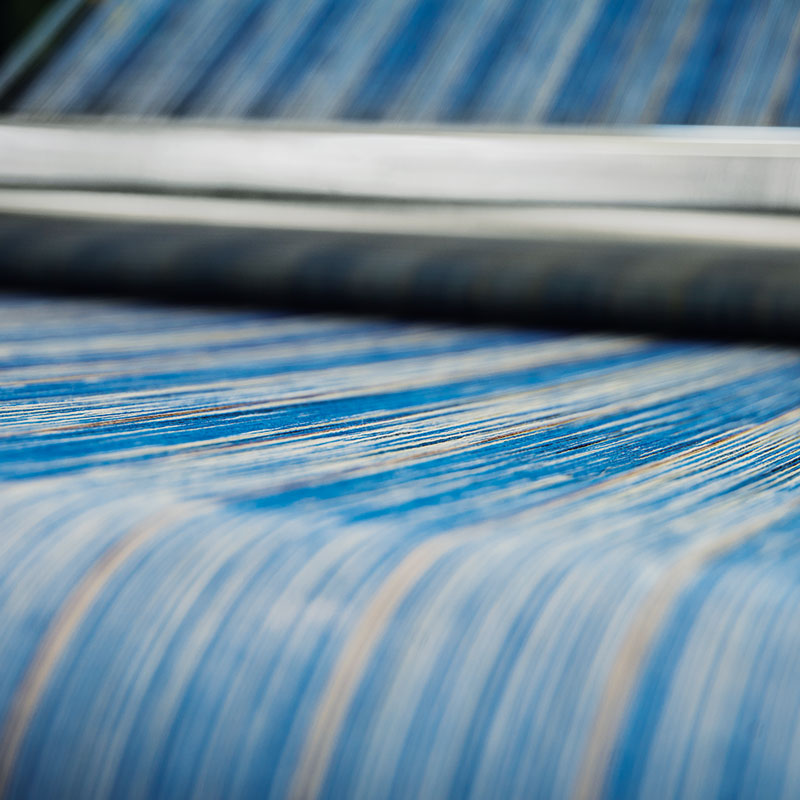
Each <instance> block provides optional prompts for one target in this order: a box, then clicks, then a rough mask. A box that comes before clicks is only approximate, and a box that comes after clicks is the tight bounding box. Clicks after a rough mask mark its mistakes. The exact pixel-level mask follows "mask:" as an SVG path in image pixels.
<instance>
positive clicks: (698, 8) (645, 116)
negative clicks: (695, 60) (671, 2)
mask: <svg viewBox="0 0 800 800" xmlns="http://www.w3.org/2000/svg"><path fill="white" fill-rule="evenodd" d="M708 5H709V0H694V2H693V3H691V4H690V5H689V8H688V9H687V11H686V12H685V13H684V15H683V19H682V20H681V23H680V26H679V27H678V30H677V31H676V33H675V36H674V38H673V40H672V44H671V45H670V48H669V51H668V52H667V55H666V56H665V58H664V61H663V62H662V66H661V69H660V70H659V71H658V73H657V75H656V77H655V80H654V81H653V84H652V86H651V87H650V97H649V99H648V101H647V105H646V106H645V109H644V111H643V113H642V117H641V119H640V120H639V122H641V123H654V122H657V121H658V119H659V117H660V115H661V112H662V111H663V109H664V103H665V102H666V100H667V95H668V94H669V91H670V90H671V89H672V86H673V84H674V83H675V80H676V79H677V77H678V73H679V72H680V70H681V68H682V67H683V66H684V64H685V63H686V56H687V54H688V53H689V50H690V49H691V46H692V45H693V44H694V41H695V38H696V37H697V31H698V29H699V28H700V25H701V24H702V22H703V20H704V19H705V16H706V14H707V13H708Z"/></svg>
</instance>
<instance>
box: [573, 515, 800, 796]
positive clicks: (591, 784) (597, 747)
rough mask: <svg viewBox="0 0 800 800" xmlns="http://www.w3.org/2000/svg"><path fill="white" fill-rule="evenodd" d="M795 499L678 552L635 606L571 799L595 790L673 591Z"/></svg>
mask: <svg viewBox="0 0 800 800" xmlns="http://www.w3.org/2000/svg"><path fill="white" fill-rule="evenodd" d="M799 502H800V501H795V502H793V503H791V504H788V505H784V506H782V507H781V508H779V509H776V510H774V511H772V513H771V514H769V515H768V516H766V517H761V518H760V519H759V520H758V522H757V523H750V524H749V525H745V526H743V527H741V528H739V529H737V530H735V531H731V532H730V533H728V534H726V535H723V536H718V537H716V538H714V540H713V541H709V542H702V543H700V544H698V545H696V546H695V547H693V548H691V549H690V550H689V552H687V553H686V554H684V555H683V556H682V557H681V558H680V559H679V560H678V561H677V562H676V563H675V564H674V565H673V566H672V568H671V569H670V570H669V572H667V574H666V575H664V576H663V577H662V579H661V580H660V581H659V583H658V584H657V585H656V586H655V587H654V589H653V591H652V592H651V593H650V595H649V596H648V598H647V599H646V600H645V602H644V603H643V605H642V607H641V608H640V609H639V612H638V614H637V615H636V618H635V619H634V621H633V624H632V625H631V627H630V630H629V631H628V634H627V636H626V638H625V640H624V641H623V642H622V646H621V647H620V649H619V652H618V654H617V658H616V661H615V663H614V665H613V666H612V667H611V669H610V670H609V678H608V681H607V682H606V686H605V689H604V691H603V694H602V696H601V699H600V703H599V706H598V710H597V714H596V715H595V719H594V723H593V725H592V730H591V733H590V734H589V738H588V744H587V747H586V752H585V754H584V757H583V763H582V766H581V771H580V773H579V775H578V779H577V781H576V784H575V789H574V791H573V793H572V797H573V800H590V798H594V797H597V795H598V794H599V793H600V792H601V789H602V787H603V784H604V782H605V779H606V773H607V771H608V767H609V762H610V759H611V753H612V750H613V748H614V746H615V745H616V743H617V741H618V740H619V736H620V729H621V727H622V723H623V719H624V716H625V713H626V711H627V710H628V706H629V704H630V701H631V695H632V693H633V689H634V687H635V686H636V681H637V678H638V677H639V675H640V674H641V670H642V666H643V663H644V661H645V659H646V658H647V656H648V654H649V653H650V650H651V648H652V645H653V642H654V640H655V638H656V636H657V635H658V633H659V632H660V631H661V629H662V626H663V623H664V620H665V619H666V617H667V614H668V613H669V612H670V610H671V609H672V607H673V605H674V603H675V601H676V600H677V598H678V596H679V595H680V594H681V593H682V592H683V591H684V590H685V589H686V588H687V586H688V585H689V584H690V582H691V581H692V579H693V578H694V577H695V576H696V575H697V573H698V572H699V571H700V570H701V569H702V568H703V567H704V566H705V565H706V564H707V563H708V562H710V561H712V560H713V559H715V558H717V557H719V556H720V555H722V554H723V553H725V552H728V551H730V550H732V549H733V548H735V547H737V546H738V545H740V544H742V543H743V542H745V541H747V539H750V538H752V537H753V536H755V535H756V534H758V533H759V532H760V531H762V530H763V529H764V528H766V527H767V526H768V525H770V524H771V523H773V522H775V521H776V520H778V519H780V518H781V517H783V516H784V515H785V514H786V513H787V512H788V511H789V509H790V508H793V507H796V506H797V505H798V503H799Z"/></svg>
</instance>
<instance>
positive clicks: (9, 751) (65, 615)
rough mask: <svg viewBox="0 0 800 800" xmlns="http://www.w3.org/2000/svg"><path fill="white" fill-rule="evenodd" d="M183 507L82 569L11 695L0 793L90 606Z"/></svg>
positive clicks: (1, 745) (0, 749)
mask: <svg viewBox="0 0 800 800" xmlns="http://www.w3.org/2000/svg"><path fill="white" fill-rule="evenodd" d="M187 506H189V504H181V505H177V506H174V507H172V508H170V509H169V510H168V511H162V512H159V513H157V514H154V515H152V516H151V517H150V518H149V519H148V520H146V521H145V522H143V523H142V524H140V525H138V526H137V527H135V528H134V529H133V530H132V531H131V532H130V533H129V534H128V535H127V536H125V537H124V538H123V539H121V540H120V541H118V542H116V543H115V544H113V545H112V546H111V547H110V548H109V549H108V550H107V551H106V552H105V553H104V555H103V556H102V557H101V558H100V559H99V560H98V561H97V562H96V563H95V564H94V565H93V566H92V568H91V569H90V570H89V572H88V573H86V575H85V576H84V578H83V580H82V581H81V582H80V584H79V585H78V586H77V587H75V589H74V590H73V591H72V593H71V594H70V596H69V597H68V598H67V600H66V602H65V603H64V605H63V606H62V607H61V609H60V611H59V612H58V614H57V615H56V617H55V619H54V620H53V621H52V622H51V623H50V626H49V628H48V629H47V632H46V633H45V635H44V637H43V638H42V641H41V642H40V643H39V647H38V649H37V651H36V654H35V655H34V657H33V660H32V661H31V665H30V667H29V668H28V671H27V673H26V674H25V677H24V678H23V680H22V683H21V685H20V687H19V689H18V690H17V692H16V694H15V696H14V701H13V704H12V707H11V710H10V712H9V714H8V717H7V718H6V721H5V724H4V726H3V732H2V737H1V738H0V797H2V796H5V795H6V792H7V789H8V781H9V779H10V777H11V773H12V771H13V768H14V764H15V761H16V758H17V754H18V752H19V748H20V746H21V744H22V741H23V738H24V736H25V734H26V732H27V730H28V727H29V725H30V722H31V719H32V718H33V716H34V714H35V713H36V710H37V708H38V706H39V702H40V700H41V698H42V695H43V693H44V691H45V689H46V688H47V684H48V681H49V680H50V676H51V675H52V673H53V670H54V669H55V667H56V666H57V664H58V662H59V660H60V659H61V656H62V655H63V653H64V651H65V650H66V649H67V646H68V645H69V643H70V641H72V638H73V636H74V635H75V632H76V631H77V629H78V627H79V626H80V624H81V622H83V620H84V619H85V617H86V614H87V612H88V611H89V609H90V608H91V606H92V604H93V603H94V601H95V600H96V599H97V597H98V595H99V594H100V593H101V592H102V591H103V589H104V588H105V586H106V585H107V584H108V581H109V580H110V579H111V577H112V576H113V575H114V573H115V572H116V571H117V570H118V569H119V568H120V567H121V566H122V565H123V564H124V563H125V562H126V561H127V560H128V559H129V558H130V557H131V556H132V555H133V554H134V553H135V552H136V551H137V550H139V549H140V548H141V547H142V546H143V545H145V544H146V543H147V542H148V541H150V540H151V539H152V538H153V537H154V536H155V535H156V534H157V533H158V532H159V531H160V530H163V529H164V527H165V526H166V525H168V524H169V523H170V522H172V521H174V520H175V519H176V518H178V517H181V516H183V515H185V513H186V510H187Z"/></svg>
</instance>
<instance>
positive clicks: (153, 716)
mask: <svg viewBox="0 0 800 800" xmlns="http://www.w3.org/2000/svg"><path fill="white" fill-rule="evenodd" d="M799 43H800V10H798V8H797V7H796V5H795V4H794V3H792V2H788V0H781V1H780V2H779V1H778V0H775V1H774V2H758V3H756V2H722V1H721V0H713V1H712V0H709V1H708V2H699V1H698V0H694V1H693V2H674V3H673V2H655V3H645V2H625V0H620V1H619V2H616V1H615V2H610V0H609V1H608V2H599V1H597V0H580V2H560V1H559V2H546V1H544V0H543V1H542V2H514V3H511V2H498V1H497V0H491V1H490V2H483V3H480V2H464V3H450V2H446V1H445V0H438V2H423V1H422V0H418V1H416V2H374V3H356V2H345V0H327V2H315V0H310V1H309V2H296V1H295V0H293V2H281V1H280V0H276V2H273V3H267V2H263V0H259V2H249V3H247V2H228V1H227V0H225V1H223V0H214V2H212V1H211V0H198V1H197V2H182V1H181V0H170V1H169V2H167V1H166V0H136V2H133V1H132V0H126V1H125V2H123V1H122V0H117V1H116V2H104V3H92V4H90V5H89V6H88V7H86V8H85V9H82V12H81V16H80V17H78V18H76V20H75V21H74V22H73V25H72V27H71V28H70V30H69V32H68V35H66V34H65V35H64V40H63V43H62V44H61V45H60V48H58V49H57V50H56V51H55V52H54V53H53V54H52V55H50V56H49V58H48V61H47V63H45V64H44V65H40V67H39V68H38V69H37V71H36V74H35V75H33V76H32V77H31V78H30V79H29V80H28V83H27V85H26V87H25V88H24V90H23V91H21V92H20V93H19V94H18V95H17V96H16V99H15V100H14V104H15V105H14V108H15V109H17V110H20V111H24V112H30V113H37V114H44V115H48V114H55V115H61V114H68V113H74V112H82V113H83V112H91V113H100V112H103V113H105V112H113V113H121V114H134V115H139V114H175V113H181V114H197V115H206V116H214V115H233V116H286V117H297V118H306V119H329V118H337V117H354V118H361V119H364V118H382V119H393V120H405V121H416V120H428V121H430V120H480V121H496V122H503V123H508V122H516V121H527V122H543V121H544V122H586V121H593V122H600V121H614V122H634V121H662V122H715V121H724V122H742V123H781V124H792V122H793V121H794V120H796V118H797V114H798V113H800V88H799V87H800V83H798V76H799V75H800V69H799V68H798V53H797V47H798V44H799ZM24 245H25V242H24V241H22V240H21V241H20V242H17V246H18V247H24ZM92 258H93V263H94V266H95V268H97V267H98V265H101V263H102V258H103V253H102V249H100V248H98V249H97V251H96V252H94V253H93V255H92ZM753 269H754V275H755V277H754V280H757V277H758V265H757V264H754V265H753ZM43 288H45V289H46V287H43ZM564 290H565V291H569V287H565V289H564ZM432 291H435V281H434V282H433V283H432ZM765 313H768V309H767V312H765ZM0 366H1V367H2V369H1V370H0V399H1V404H0V481H1V482H0V519H2V521H3V528H2V531H3V532H2V534H1V535H0V632H1V635H0V641H1V642H2V643H3V659H2V663H0V794H3V795H6V796H10V797H20V798H23V797H24V798H49V797H56V796H57V797H74V798H85V797H98V798H126V797H130V798H142V797H200V798H213V797H244V798H250V797H253V798H255V797H271V798H343V797H357V798H370V799H371V798H389V797H403V798H406V797H420V798H445V797H448V798H454V799H455V798H468V797H471V798H478V799H481V800H482V799H483V798H493V797H502V798H514V797H518V798H530V797H557V798H576V800H577V799H578V798H591V797H609V798H623V797H642V798H652V797H690V798H704V799H705V798H714V797H719V798H730V797H740V798H763V797H783V798H792V797H796V796H797V795H798V793H800V668H799V667H800V614H798V611H800V547H798V544H799V543H800V468H799V465H800V351H798V350H797V349H796V348H793V347H790V346H787V345H781V344H775V343H773V344H759V345H756V344H730V343H729V344H725V343H721V342H713V341H703V342H700V341H691V340H666V339H661V338H656V337H649V336H645V335H641V336H634V335H613V334H609V333H602V332H594V333H591V332H590V333H581V334H577V333H572V334H571V333H566V332H555V331H544V330H525V329H513V328H503V327H486V326H457V325H453V324H444V323H436V322H433V321H432V322H427V323H424V324H423V323H420V322H401V321H389V320H385V319H384V320H381V319H376V318H369V317H361V318H358V317H344V316H332V315H316V316H310V315H309V316H305V315H300V314H293V313H289V312H280V311H275V310H271V311H253V310H247V311H246V310H241V309H240V310H222V309H216V310H214V309H205V310H203V309H191V308H186V307H179V308H170V307H166V306H156V305H146V304H138V305H137V304H133V303H130V302H128V303H126V302H124V301H121V300H115V301H111V300H108V301H99V300H94V301H90V300H79V299H65V298H57V297H47V296H46V295H42V296H41V297H31V296H22V295H11V294H5V295H4V296H3V298H2V300H0Z"/></svg>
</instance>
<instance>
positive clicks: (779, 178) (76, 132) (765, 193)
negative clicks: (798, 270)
mask: <svg viewBox="0 0 800 800" xmlns="http://www.w3.org/2000/svg"><path fill="white" fill-rule="evenodd" d="M0 185H3V186H5V187H28V188H30V187H34V186H38V187H42V188H45V187H46V188H70V189H91V190H99V191H120V190H121V191H145V192H151V193H196V194H228V195H256V196H269V197H276V196H277V197H287V196H288V197H294V196H299V197H316V198H327V199H330V198H360V199H370V200H374V201H407V202H411V201H417V202H428V203H483V204H493V203H497V204H504V205H514V204H518V205H529V204H547V205H561V204H563V205H616V206H647V207H661V208H670V207H673V208H689V209H725V210H727V209H739V210H748V211H749V210H756V211H770V212H782V213H785V212H788V213H795V212H797V211H798V210H800V133H799V132H798V131H797V130H794V129H743V128H715V129H708V128H701V129H695V128H692V129H689V128H679V129H667V128H653V129H643V130H641V131H628V132H621V133H617V132H592V133H587V132H583V131H581V132H575V131H557V132H553V131H549V132H545V131H539V132H535V131H534V132H508V131H477V130H472V129H447V128H443V129H435V130H427V131H422V130H419V131H418V130H411V129H402V128H400V129H398V128H391V129H385V128H381V127H353V126H342V127H339V128H330V129H307V128H306V129H293V128H286V127H284V126H275V125H273V126H269V125H266V126H265V125H237V126H225V125H220V126H214V125H211V124H206V125H199V124H184V123H178V124H175V123H170V124H164V123H141V122H140V123H131V122H117V123H110V122H96V121H84V122H78V123H71V124H59V125H43V124H36V123H32V122H27V123H25V122H22V121H10V120H7V121H6V122H5V123H4V124H0Z"/></svg>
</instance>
